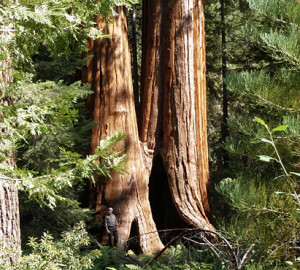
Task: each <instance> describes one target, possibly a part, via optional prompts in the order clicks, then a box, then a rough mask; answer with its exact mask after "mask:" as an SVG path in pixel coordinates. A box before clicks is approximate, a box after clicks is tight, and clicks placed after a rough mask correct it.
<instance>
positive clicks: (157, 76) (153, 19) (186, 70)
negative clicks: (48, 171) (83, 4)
mask: <svg viewBox="0 0 300 270" xmlns="http://www.w3.org/2000/svg"><path fill="white" fill-rule="evenodd" d="M143 4H144V7H143V9H144V14H143V17H144V31H143V35H144V37H143V61H142V82H141V85H142V89H141V99H142V103H141V110H140V114H141V118H140V119H141V122H140V123H139V133H138V125H137V122H136V114H135V110H134V96H133V90H132V79H131V68H130V55H129V48H128V40H127V25H126V18H125V15H124V11H123V9H122V8H119V9H118V13H119V15H118V17H114V20H113V23H112V24H107V23H106V22H104V21H103V20H101V18H100V17H99V16H98V17H97V25H98V27H99V28H102V29H103V31H104V33H107V34H110V35H111V38H110V39H100V40H96V41H94V42H92V41H90V42H89V48H90V54H93V55H94V57H93V59H92V60H89V61H88V63H87V67H86V68H85V69H84V72H83V73H82V74H83V78H82V79H83V81H86V82H89V83H90V84H91V86H92V89H93V90H94V95H93V96H92V97H90V100H89V102H88V104H89V106H90V108H91V110H92V112H93V119H94V121H95V122H96V123H97V124H98V125H97V127H96V128H95V129H94V130H93V134H92V151H94V149H95V147H96V146H97V144H99V141H100V140H101V139H102V138H103V137H105V136H107V135H111V134H112V133H114V132H116V131H125V132H126V133H127V139H126V141H125V143H124V145H123V146H122V147H123V148H124V149H125V152H126V153H127V154H128V164H127V166H128V174H127V175H120V174H114V175H113V179H112V180H109V179H99V181H98V184H97V188H96V190H95V189H92V191H91V192H95V194H92V198H93V196H95V198H96V199H95V201H94V203H95V207H96V210H97V211H98V212H100V213H102V214H104V211H105V209H106V207H107V205H111V206H113V207H114V208H115V213H116V214H117V216H118V219H119V224H120V225H119V231H120V236H121V243H120V244H121V246H124V245H125V243H126V241H127V239H128V237H129V235H130V230H131V226H132V224H133V223H135V224H136V225H137V229H138V233H139V235H140V246H141V248H142V250H143V251H147V252H153V251H156V250H158V249H160V248H161V247H162V244H161V241H160V239H159V237H158V235H157V233H153V232H154V231H156V225H155V223H154V220H153V217H152V211H151V207H150V202H149V187H148V186H149V179H151V177H150V176H151V171H153V168H152V167H153V161H154V159H155V158H156V157H158V156H159V157H160V158H161V160H162V162H161V164H160V167H163V170H164V172H165V175H166V177H165V179H163V178H161V179H160V181H168V185H169V190H170V193H171V196H172V201H173V204H174V205H175V207H176V209H177V212H178V214H179V215H180V217H181V218H182V219H183V220H184V221H185V222H186V223H187V224H191V225H193V226H197V227H201V228H207V229H208V228H212V226H211V225H210V223H209V221H208V219H207V216H206V213H207V212H208V211H209V206H208V200H207V192H206V188H207V184H208V157H207V135H206V87H205V84H206V82H205V34H204V16H203V3H202V1H190V0H176V1H165V2H162V1H144V3H143ZM150 184H151V183H150ZM161 184H162V183H161ZM154 192H155V191H154ZM162 203H163V200H162ZM169 212H170V211H169ZM164 214H165V215H168V213H164ZM100 221H101V218H100Z"/></svg>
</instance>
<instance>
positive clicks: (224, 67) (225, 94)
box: [220, 0, 228, 168]
mask: <svg viewBox="0 0 300 270" xmlns="http://www.w3.org/2000/svg"><path fill="white" fill-rule="evenodd" d="M220 11H221V27H222V90H223V91H222V92H223V119H222V127H221V139H222V143H223V144H224V143H225V141H226V138H227V137H228V121H227V120H228V91H227V87H226V83H225V78H226V72H227V63H226V62H227V50H226V28H225V27H226V24H225V0H221V8H220ZM227 162H228V154H227V151H226V150H225V149H224V150H223V166H224V168H227V167H228V165H227Z"/></svg>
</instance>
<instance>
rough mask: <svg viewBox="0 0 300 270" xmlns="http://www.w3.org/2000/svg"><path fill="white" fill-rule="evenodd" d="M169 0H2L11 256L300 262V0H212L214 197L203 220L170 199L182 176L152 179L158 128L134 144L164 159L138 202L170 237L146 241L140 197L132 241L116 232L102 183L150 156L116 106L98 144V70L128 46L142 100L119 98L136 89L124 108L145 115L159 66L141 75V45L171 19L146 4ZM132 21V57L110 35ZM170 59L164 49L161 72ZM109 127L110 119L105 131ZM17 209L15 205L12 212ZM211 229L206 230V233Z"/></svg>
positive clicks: (111, 265) (4, 159) (1, 116)
mask: <svg viewBox="0 0 300 270" xmlns="http://www.w3.org/2000/svg"><path fill="white" fill-rule="evenodd" d="M142 2H143V3H142ZM175 2H176V3H177V2H178V3H183V4H184V3H186V5H189V4H188V3H189V2H191V3H193V1H188V0H180V1H179V0H177V1H175ZM195 2H201V1H195ZM201 3H202V2H201ZM151 4H153V6H151ZM172 5H173V4H172V1H166V3H161V2H160V1H152V2H151V1H147V0H144V1H135V0H128V1H127V0H120V1H113V0H103V1H102V0H100V1H97V3H96V4H95V3H94V2H93V1H80V0H72V1H69V0H63V1H54V0H49V1H34V0H28V1H27V0H26V1H25V0H23V1H21V0H19V1H15V0H2V1H1V2H0V48H1V49H0V131H1V133H0V181H1V182H0V184H1V190H0V203H1V209H0V213H1V219H0V228H1V232H0V240H1V244H0V262H1V263H0V269H298V268H299V266H300V254H299V250H300V243H299V239H300V233H299V214H300V197H299V196H298V193H299V180H300V89H299V85H300V80H299V72H300V38H299V37H300V35H299V29H300V4H299V1H296V0H285V1H282V0H218V1H212V0H206V1H204V13H205V39H206V41H205V44H206V86H207V88H206V89H207V91H206V97H204V99H206V101H207V105H206V107H207V139H208V163H209V185H208V191H207V194H208V196H207V197H208V202H209V208H210V209H209V210H208V206H206V205H205V202H204V201H202V203H203V209H205V211H206V214H203V216H201V217H200V218H199V220H200V223H197V222H198V221H196V222H195V223H192V222H188V220H189V219H188V218H187V219H183V218H182V216H184V215H185V212H184V210H181V208H180V207H181V206H180V204H179V203H178V205H176V208H175V206H174V203H173V202H174V201H176V200H175V199H174V195H172V194H171V193H170V191H169V188H170V189H171V190H172V186H168V184H167V181H166V182H165V183H164V184H158V182H157V181H155V179H159V180H160V181H162V180H163V179H167V177H169V175H170V174H171V173H170V171H168V161H166V160H165V159H164V156H163V154H161V155H157V156H155V154H156V153H157V152H159V153H160V151H162V153H164V151H165V152H167V151H168V149H166V148H165V146H164V144H163V142H162V143H159V144H158V143H157V142H156V140H157V138H158V137H155V139H153V140H152V141H151V143H150V144H149V145H150V146H149V145H148V146H147V142H146V144H145V142H144V141H142V142H140V143H138V145H143V147H144V148H143V149H146V150H147V151H148V153H150V154H149V156H150V157H153V160H152V163H151V168H152V170H151V169H150V171H149V172H146V170H145V173H144V172H142V173H141V174H145V175H146V176H148V177H149V180H148V181H149V189H150V191H149V196H148V197H149V200H148V198H147V200H148V201H150V203H149V204H150V206H148V204H147V203H141V204H142V205H143V206H145V205H146V206H145V207H151V209H152V212H153V223H154V224H155V226H156V228H157V230H158V234H157V235H156V236H155V235H154V236H153V238H154V239H156V238H155V237H157V238H158V239H159V243H158V244H157V246H155V244H153V246H152V247H153V248H152V250H149V253H147V252H142V251H145V250H146V248H147V247H146V246H145V245H144V246H143V244H142V243H141V242H142V240H141V237H140V235H141V234H142V232H141V224H139V222H137V218H136V216H134V214H131V212H130V211H128V217H126V218H127V219H130V224H131V225H130V226H129V231H128V232H127V234H128V241H125V242H126V243H125V242H124V246H122V247H123V249H124V250H123V249H122V250H121V249H109V248H108V247H107V246H105V245H104V244H105V243H106V242H105V241H107V239H105V234H104V239H103V231H104V229H103V223H102V216H103V214H105V209H106V208H105V207H104V206H103V205H102V202H103V200H105V199H103V198H104V197H105V196H108V195H107V194H108V192H109V191H108V190H106V191H105V192H104V193H103V190H102V188H101V187H102V186H103V185H105V184H107V183H108V182H109V181H120V182H122V181H124V183H125V180H124V179H125V178H122V177H128V179H130V182H131V181H134V180H132V179H134V177H138V175H139V171H138V170H139V168H138V166H137V167H136V169H135V170H136V171H135V170H134V173H132V174H131V167H133V164H141V163H134V162H136V161H133V160H132V158H131V153H134V152H139V150H137V149H140V148H139V147H140V146H136V145H135V144H134V143H132V144H133V145H134V146H133V147H134V148H133V149H134V150H132V152H128V151H125V150H124V149H125V147H128V140H129V139H130V140H131V138H132V137H130V136H133V135H135V133H138V131H136V130H135V127H134V126H133V125H130V123H131V121H129V125H130V128H129V130H131V131H132V132H126V130H125V131H124V130H123V129H121V126H123V124H122V123H123V122H124V120H122V119H123V118H121V117H123V116H120V119H121V120H116V121H115V123H117V124H116V125H119V126H120V130H119V129H118V128H115V129H114V132H113V134H109V132H108V134H109V135H110V136H102V137H101V138H100V139H101V140H99V142H97V143H96V144H95V138H96V135H95V133H97V132H100V131H99V130H98V129H97V128H98V127H99V125H97V123H96V122H97V121H95V108H96V107H97V99H95V96H96V97H97V93H98V92H97V91H98V90H97V84H96V83H97V78H98V77H97V72H100V73H101V72H103V69H108V70H110V69H111V68H110V64H111V65H113V64H112V63H113V62H114V61H120V62H118V63H119V66H121V67H122V68H123V70H126V67H127V66H131V70H130V72H129V73H126V74H130V75H131V74H132V87H131V86H128V85H130V83H131V78H128V77H122V79H121V80H120V81H122V82H123V81H125V83H126V87H127V86H128V87H129V88H130V87H131V88H132V92H133V93H134V102H132V103H130V101H126V100H125V99H124V100H122V104H127V105H126V106H127V107H126V108H125V109H127V110H128V112H129V113H128V114H132V115H133V114H134V119H135V118H137V122H138V123H139V125H138V128H139V129H140V130H142V129H143V128H144V125H143V124H140V123H143V122H145V119H146V118H143V117H144V115H143V114H142V113H141V112H142V110H143V106H145V103H144V102H145V100H144V94H143V93H144V92H143V89H144V87H145V81H146V80H147V78H149V77H150V75H149V74H148V75H149V76H148V77H147V76H146V75H145V74H147V70H146V69H147V67H145V66H147V65H145V61H146V60H145V59H146V58H145V57H148V56H149V55H150V53H148V54H147V53H146V54H145V48H147V49H149V48H153V47H154V46H156V45H157V44H154V45H153V44H152V45H151V44H150V43H149V42H150V41H151V40H152V41H153V39H154V38H153V36H155V37H160V35H161V39H162V40H163V38H165V37H166V36H168V34H169V33H165V32H164V31H165V29H167V28H164V27H167V26H168V23H166V21H167V20H166V21H163V20H162V22H159V23H160V24H156V27H157V29H160V33H159V31H158V30H157V32H155V31H154V32H151V31H152V30H153V29H152V30H151V29H150V26H151V25H152V23H153V24H154V23H157V20H156V19H153V21H152V20H151V18H152V16H153V18H156V17H155V16H154V15H149V14H155V13H154V11H155V12H156V11H157V12H158V10H160V6H161V8H162V10H163V8H165V6H167V7H169V6H172ZM121 6H124V10H125V11H126V17H127V25H128V29H127V26H126V19H124V18H125V15H124V14H123V9H122V8H120V7H121ZM174 6H176V5H175V4H174ZM153 10H154V11H153ZM165 10H167V9H165ZM146 11H148V14H147V12H146ZM151 12H153V13H151ZM164 12H167V11H164ZM163 14H164V15H163V16H167V15H168V14H167V13H163ZM199 14H200V11H199ZM123 16H124V17H123ZM149 16H150V17H149ZM163 16H162V17H163ZM170 17H171V15H170ZM175 17H176V15H174V18H175ZM195 17H196V16H195ZM115 18H118V19H115ZM149 18H150V19H149ZM124 21H125V27H124V26H123V28H122V29H123V30H122V31H123V32H124V33H125V35H121V36H120V40H118V41H112V40H113V39H112V36H113V35H114V34H115V33H116V32H117V30H115V28H114V26H112V25H115V26H116V27H117V26H118V24H120V23H124ZM174 21H176V22H178V21H179V19H178V18H177V17H176V20H175V19H174ZM167 22H168V21H167ZM174 24H175V23H174ZM183 24H184V23H183ZM195 28H197V27H195ZM124 29H125V30H124ZM149 29H150V30H149ZM154 29H156V28H155V27H154ZM110 31H111V32H110ZM113 31H116V32H113ZM123 32H122V33H123ZM166 32H167V31H166ZM170 32H171V31H170ZM108 33H112V34H111V35H110V34H108ZM149 33H150V34H149ZM151 33H152V34H153V33H155V34H153V36H151ZM203 34H204V29H203ZM127 35H128V41H129V49H130V59H131V63H128V59H129V58H128V57H127V53H126V46H125V45H124V46H125V47H122V48H123V49H120V50H119V51H118V53H119V55H116V54H115V53H114V52H112V49H111V48H116V47H117V46H118V45H116V44H125V42H126V39H127ZM145 37H146V38H145ZM157 39H158V38H157ZM93 40H94V41H93ZM124 40H125V41H124ZM166 40H167V39H166ZM165 43H166V41H164V42H162V43H161V44H159V45H157V49H156V51H157V52H159V54H158V55H155V61H157V59H159V57H160V56H161V55H163V56H162V58H163V57H166V53H165V52H164V48H163V47H162V46H163V45H164V44H165ZM145 44H146V45H145ZM147 44H148V47H147ZM149 44H150V45H149ZM97 46H99V48H100V47H101V46H102V47H101V48H102V51H99V50H98V49H97V48H98V47H97ZM122 46H123V45H122ZM159 46H161V47H159ZM195 47H197V46H196V45H195ZM195 51H196V49H195ZM147 52H148V51H147ZM160 54H161V55H160ZM143 55H144V56H143ZM145 55H146V56H145ZM93 56H94V58H93ZM101 56H102V57H103V58H101ZM198 56H199V57H202V56H201V55H200V54H199V55H198ZM97 57H99V58H97ZM93 59H100V60H99V61H98V62H96V61H95V60H93ZM116 59H117V60H116ZM163 59H165V58H163ZM162 62H163V61H162ZM204 62H205V61H204ZM163 63H164V62H163ZM159 65H162V64H161V63H160V62H159V63H158V62H155V69H154V71H153V73H155V72H158V71H157V70H159V68H161V67H160V66H159ZM99 66H100V68H99ZM158 66H159V68H157V67H158ZM114 68H115V70H117V67H115V66H114ZM150 68H151V67H150ZM204 69H205V68H204ZM185 72H187V71H185ZM167 73H168V72H167V69H166V71H165V74H167ZM89 74H91V75H89ZM101 74H102V73H101ZM120 74H121V73H120ZM122 74H123V73H122ZM165 74H163V75H161V76H162V78H164V79H165V78H167V77H166V76H167V75H165ZM195 74H196V71H195ZM179 75H180V74H179ZM94 76H95V78H96V79H95V78H94ZM193 76H194V75H193ZM195 77H196V75H195ZM106 80H107V85H109V86H110V85H113V84H117V83H118V79H114V77H113V76H110V73H109V72H108V73H107V76H103V77H101V84H104V83H106ZM113 80H115V81H113ZM162 81H164V80H162ZM160 83H161V82H160V81H159V80H157V81H155V82H154V83H153V85H159V84H160ZM122 85H124V84H122ZM122 87H123V86H122ZM124 87H125V86H124ZM158 88H159V87H158ZM109 89H112V88H109ZM151 90H152V89H151ZM99 91H100V90H99ZM101 91H102V90H101ZM154 92H155V89H154V86H153V93H154ZM101 93H102V92H101ZM158 93H159V92H158ZM113 94H114V93H113V90H110V92H108V93H107V94H101V99H100V96H99V100H101V102H103V105H102V106H103V109H100V114H101V113H102V112H106V110H105V108H108V107H109V106H110V104H111V103H112V101H107V100H108V97H109V96H110V95H113ZM99 95H100V94H99ZM95 100H96V101H95ZM117 100H118V98H116V99H115V102H116V103H117ZM105 102H107V103H105ZM160 102H163V101H162V100H159V99H158V101H157V103H154V104H155V105H153V104H151V106H152V107H151V108H153V106H154V107H155V106H156V105H157V104H158V105H157V107H158V108H159V106H160ZM204 103H205V102H204ZM204 103H203V104H204ZM203 104H201V105H203ZM124 107H125V105H124ZM200 107H201V106H200ZM203 107H204V108H205V106H204V105H203ZM101 108H102V107H101ZM122 109H123V107H122ZM134 109H135V110H136V112H137V114H136V116H137V117H136V116H135V112H134ZM170 110H171V109H170ZM132 111H133V113H132ZM157 111H158V114H157V115H158V116H159V109H157ZM151 113H153V112H152V111H151ZM196 113H197V112H196ZM154 114H155V109H154ZM104 115H106V114H104ZM120 115H123V114H120ZM151 116H152V117H153V114H151ZM109 117H110V116H107V118H109ZM148 120H149V119H148ZM118 121H120V122H118ZM122 121H123V122H122ZM135 121H136V120H135ZM158 122H159V120H158ZM112 123H113V122H110V124H111V125H113V124H112ZM126 123H127V122H126ZM178 123H181V122H180V121H178ZM110 128H111V129H112V127H108V125H107V126H106V127H105V128H102V129H101V128H100V129H101V132H102V130H103V129H105V132H103V134H104V133H105V134H106V131H107V130H110ZM164 128H166V129H167V127H164ZM179 128H180V127H179ZM140 130H139V132H141V133H142V131H140ZM130 133H132V134H133V135H132V134H130ZM161 133H162V131H161ZM192 133H193V132H191V133H190V134H192ZM201 134H202V133H201ZM145 136H146V137H147V136H150V135H149V134H146V135H145ZM191 136H195V135H194V134H192V135H191ZM201 136H202V135H201ZM203 136H204V135H203ZM128 138H129V139H128ZM98 139H99V138H98ZM130 142H131V141H130ZM156 143H157V146H155V147H154V146H153V148H151V145H152V144H153V145H154V144H156ZM145 145H146V146H145ZM147 147H148V148H147ZM174 147H175V146H174ZM190 147H191V148H192V146H190ZM126 149H127V148H126ZM161 149H162V150H161ZM201 151H203V152H205V151H207V147H206V149H202V150H201ZM153 153H154V154H153ZM167 153H169V152H167ZM147 157H148V156H147ZM143 166H144V165H143ZM141 167H142V165H141ZM163 167H164V169H163ZM171 167H172V166H171ZM135 173H136V174H135ZM148 174H149V175H148ZM117 175H118V176H117ZM133 176H134V177H133ZM116 177H120V178H117V180H116ZM126 179H127V178H126ZM169 181H170V180H169ZM109 183H110V182H109ZM126 183H127V182H126ZM128 183H129V182H128ZM146 183H148V182H146ZM124 185H125V184H124ZM147 186H148V184H147ZM175 186H176V184H175ZM177 186H178V184H177ZM191 186H192V184H191ZM17 190H18V192H17ZM134 192H135V191H132V193H130V194H131V195H132V194H134V195H132V197H134V196H136V198H137V201H139V200H140V201H142V200H143V196H140V195H139V193H138V192H137V193H134ZM201 192H203V190H201ZM179 193H180V192H179ZM99 194H100V195H99ZM103 194H105V195H103ZM147 194H148V193H147ZM201 194H202V193H201ZM139 196H140V197H139ZM172 196H173V197H172ZM178 197H181V195H180V196H179V195H178ZM172 199H173V200H172ZM18 201H19V203H18ZM100 204H101V205H100ZM133 205H135V204H133ZM124 207H126V206H124ZM201 207H202V205H201ZM137 208H138V207H137ZM142 208H143V207H142ZM7 209H8V210H7ZM147 209H148V208H147ZM176 209H177V211H176ZM160 210H161V211H160ZM141 211H142V210H141ZM203 211H204V210H203ZM10 212H11V213H13V215H14V218H13V220H12V221H7V220H6V218H5V217H6V216H9V215H10ZM145 212H148V211H145ZM168 212H170V213H171V214H169V213H168ZM173 212H174V213H173ZM177 212H178V214H177ZM201 213H202V212H201ZM167 214H168V215H167ZM19 215H20V216H19ZM135 215H136V214H135ZM206 216H207V217H206ZM19 219H20V224H18V222H17V221H18V220H19ZM151 219H152V217H151ZM146 220H147V219H146ZM208 220H209V221H208ZM147 221H148V220H147ZM201 222H202V223H201ZM6 223H7V224H6ZM149 223H151V221H149ZM199 224H201V225H199ZM5 225H7V228H8V229H7V228H5ZM19 225H20V230H18V226H19ZM202 225H203V226H202ZM149 226H150V225H149ZM150 227H151V226H150ZM195 228H198V229H195ZM199 228H200V230H199ZM201 229H204V230H206V231H209V232H210V233H209V234H206V236H204V234H203V232H202V231H201ZM150 231H151V230H150ZM20 233H21V235H20ZM139 234H140V235H139ZM158 235H159V237H158ZM151 241H154V240H151ZM163 245H165V246H166V248H167V249H166V251H165V252H164V253H163V254H160V253H158V255H157V257H155V255H151V254H150V253H154V252H150V251H157V250H159V249H161V248H162V247H163ZM158 247H160V248H158ZM20 250H22V254H21V255H20Z"/></svg>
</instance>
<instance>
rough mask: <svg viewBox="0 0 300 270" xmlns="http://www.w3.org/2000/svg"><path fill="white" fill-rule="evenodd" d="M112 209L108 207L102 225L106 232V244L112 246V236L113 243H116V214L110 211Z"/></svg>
mask: <svg viewBox="0 0 300 270" xmlns="http://www.w3.org/2000/svg"><path fill="white" fill-rule="evenodd" d="M112 212H113V209H112V208H111V207H109V208H108V211H107V215H106V216H105V218H104V226H105V229H106V231H107V233H108V237H109V239H108V244H109V246H110V247H112V246H113V242H112V237H114V245H115V246H117V245H118V222H117V218H116V216H115V215H114V214H113V213H112Z"/></svg>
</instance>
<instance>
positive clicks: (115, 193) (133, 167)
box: [85, 8, 163, 252]
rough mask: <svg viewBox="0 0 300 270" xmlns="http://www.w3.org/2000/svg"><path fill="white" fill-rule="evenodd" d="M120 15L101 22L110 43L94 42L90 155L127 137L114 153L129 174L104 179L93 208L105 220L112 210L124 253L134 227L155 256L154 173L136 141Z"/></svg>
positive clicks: (123, 22) (157, 241)
mask: <svg viewBox="0 0 300 270" xmlns="http://www.w3.org/2000/svg"><path fill="white" fill-rule="evenodd" d="M118 13H119V15H118V16H117V17H114V18H113V23H111V24H107V23H105V22H103V21H101V17H100V16H98V17H97V24H98V27H100V28H101V29H102V30H103V31H104V33H107V34H109V35H111V38H109V39H99V40H96V41H94V47H93V51H94V57H93V61H92V65H93V68H92V77H93V79H92V80H90V82H91V85H92V89H93V90H94V95H93V101H94V104H93V119H94V121H95V122H96V123H97V124H98V126H97V127H96V128H95V129H94V130H93V133H92V151H95V148H96V147H97V145H98V144H99V142H100V140H101V139H104V138H106V137H107V136H110V135H112V134H114V133H115V132H116V131H123V132H125V133H126V134H127V138H126V140H125V141H124V142H122V143H119V145H118V146H116V147H115V150H121V149H124V150H125V153H126V154H127V155H128V162H127V170H128V174H125V175H121V174H119V173H116V172H113V173H112V178H113V179H112V180H110V179H101V183H100V182H99V183H98V186H97V192H96V193H97V194H96V207H95V208H96V211H97V212H99V213H101V214H105V211H106V208H107V206H108V205H111V206H113V207H114V213H115V214H116V216H117V218H118V222H119V239H120V243H119V244H120V246H121V247H124V246H125V244H126V241H127V239H128V237H129V235H130V229H131V226H132V223H133V222H134V221H135V223H136V224H137V228H138V232H139V235H140V247H141V249H142V250H143V251H145V252H155V251H158V250H159V249H161V248H162V247H163V245H162V243H161V241H160V239H159V236H158V233H157V232H156V226H155V223H154V221H153V218H152V213H151V208H150V203H149V200H148V193H149V190H148V181H149V174H150V172H149V171H147V170H146V169H145V164H144V161H143V155H144V154H143V152H142V150H143V149H142V148H141V147H140V143H139V138H138V131H137V121H136V113H135V106H134V94H133V86H132V77H131V66H130V52H129V47H128V39H127V23H126V17H125V14H124V11H123V8H118ZM89 64H91V63H89ZM87 69H89V66H87ZM85 76H87V75H85ZM86 78H87V77H86ZM85 81H89V79H86V80H85ZM99 222H101V218H100V220H99Z"/></svg>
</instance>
